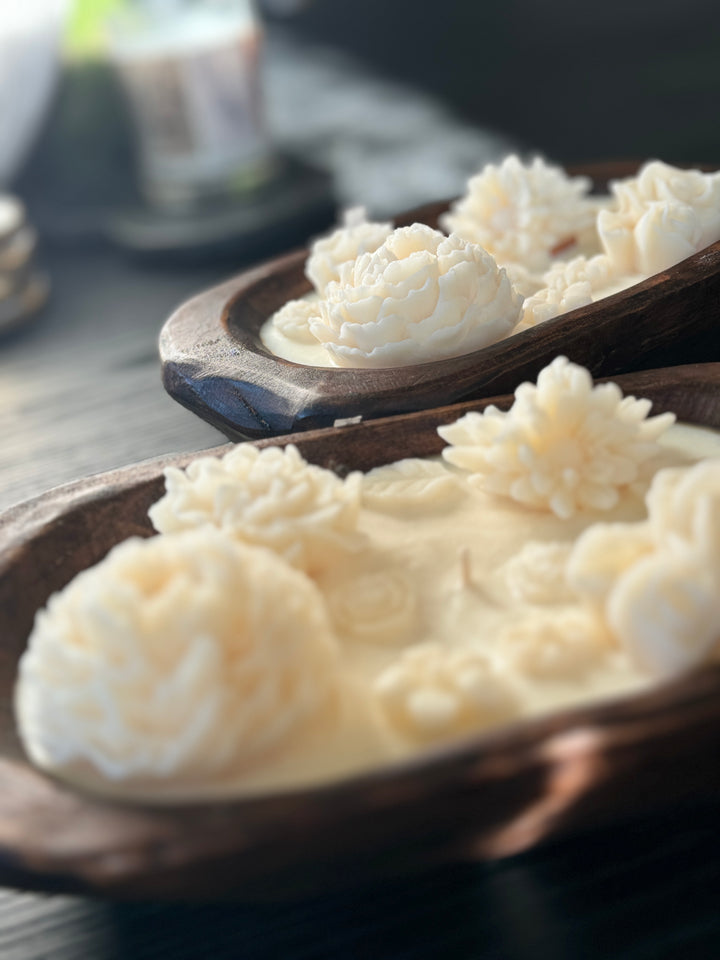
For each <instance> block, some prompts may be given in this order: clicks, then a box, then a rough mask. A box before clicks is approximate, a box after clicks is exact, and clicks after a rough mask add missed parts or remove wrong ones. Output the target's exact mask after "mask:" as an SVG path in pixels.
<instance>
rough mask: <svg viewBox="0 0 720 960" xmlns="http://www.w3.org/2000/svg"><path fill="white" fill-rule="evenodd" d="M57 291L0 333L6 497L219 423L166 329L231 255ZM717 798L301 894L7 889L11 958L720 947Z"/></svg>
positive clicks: (70, 279)
mask: <svg viewBox="0 0 720 960" xmlns="http://www.w3.org/2000/svg"><path fill="white" fill-rule="evenodd" d="M46 263H47V266H48V268H49V270H50V272H51V275H52V278H53V283H54V291H53V296H52V300H51V303H50V306H49V307H48V308H47V310H46V312H45V313H44V314H43V315H42V316H41V317H39V318H38V319H37V320H36V321H35V322H34V323H32V324H31V325H28V326H27V327H26V328H25V329H23V330H20V331H18V332H16V333H15V334H13V335H12V336H8V337H6V338H4V339H2V340H0V399H1V401H2V405H1V407H0V505H1V506H7V505H9V504H10V503H12V502H15V501H18V500H20V499H23V498H26V497H29V496H32V495H34V494H37V493H40V492H41V491H43V490H45V489H47V488H49V487H50V486H53V485H55V484H57V483H61V482H64V481H66V480H69V479H73V478H76V477H79V476H82V475H85V474H88V473H91V472H97V471H100V470H105V469H109V468H111V467H114V466H118V465H121V464H125V463H130V462H133V461H136V460H139V459H142V458H146V457H151V456H154V455H157V454H160V453H163V452H168V451H172V450H193V449H200V448H203V447H207V446H211V445H214V444H215V443H217V442H218V441H219V440H220V439H221V438H220V437H219V435H218V434H217V433H216V432H215V431H214V430H213V429H211V428H210V427H208V426H207V425H205V424H203V423H202V422H200V421H199V420H197V419H196V418H194V417H193V416H192V415H191V414H189V413H188V412H186V411H185V410H183V409H182V408H180V407H179V406H177V405H175V404H174V403H173V402H172V401H171V400H169V399H168V398H167V397H166V396H165V394H164V392H163V389H162V386H161V384H160V379H159V366H158V360H157V353H156V338H157V333H158V330H159V327H160V325H161V323H162V321H163V319H164V318H165V316H166V315H167V314H168V313H169V312H170V311H171V310H172V308H173V307H174V306H175V305H176V304H177V302H178V301H180V300H181V299H183V298H185V297H186V296H187V295H188V294H190V293H191V292H194V291H196V290H198V289H200V288H202V287H205V286H207V285H209V284H212V283H215V282H217V281H219V280H220V279H222V272H221V270H220V269H219V268H212V267H205V268H202V269H199V268H197V269H192V270H187V269H186V270H183V271H182V272H173V271H170V270H167V269H166V270H161V269H159V268H153V269H152V270H151V269H149V268H144V269H141V268H139V267H137V266H133V265H131V264H129V263H128V262H126V261H124V260H123V259H121V258H120V256H119V255H118V254H116V253H114V252H112V251H110V250H106V249H102V248H98V249H95V250H91V251H84V252H82V253H80V252H78V251H70V252H66V253H62V252H60V251H57V252H52V251H51V252H49V253H46ZM718 904H720V830H719V829H718V811H717V810H716V809H708V808H703V807H702V806H697V807H693V808H691V809H683V810H677V809H676V810H669V811H667V812H665V813H663V814H662V815H661V816H654V817H652V818H648V819H645V820H642V821H634V822H632V823H626V824H621V825H616V826H613V827H607V826H606V827H604V828H602V829H598V830H596V831H594V832H593V833H591V834H586V835H584V836H580V837H575V838H572V839H570V840H566V841H563V842H562V843H556V844H555V845H553V846H548V847H546V848H544V849H541V850H536V851H534V852H532V853H530V854H525V855H523V856H520V857H515V858H513V859H510V860H506V861H502V862H499V863H495V864H490V865H476V866H471V865H457V866H455V867H447V868H445V869H443V870H441V871H436V872H433V873H428V874H426V875H423V876H420V877H415V878H409V879H397V878H394V879H388V880H387V881H386V882H383V883H378V884H377V885H375V886H373V887H372V888H369V889H368V888H366V889H362V890H359V891H354V892H352V893H340V892H336V891H333V890H329V891H327V894H326V896H324V897H322V898H318V899H314V900H311V901H308V900H304V901H301V902H297V903H290V904H288V903H279V902H278V903H264V904H261V905H248V904H240V905H234V904H230V905H228V904H208V905H202V906H178V905H163V904H158V903H133V904H113V903H104V902H96V901H91V900H87V899H81V898H74V897H44V896H38V895H35V894H25V893H16V892H12V891H5V892H0V958H2V960H40V958H52V960H80V958H81V960H110V958H132V960H151V958H153V960H155V958H157V960H191V958H192V960H196V958H204V957H209V958H213V960H225V958H236V957H237V958H239V957H243V958H250V960H255V958H258V960H259V958H288V960H301V958H316V957H317V958H327V960H338V958H341V957H342V958H349V957H359V958H360V957H363V958H364V957H390V958H405V957H434V956H441V955H442V956H445V957H473V958H481V960H482V958H503V960H516V958H517V960H525V958H528V960H530V958H532V960H538V958H552V960H564V958H569V960H575V958H583V960H584V958H602V960H609V958H612V960H653V958H665V957H667V958H671V957H681V958H683V960H688V958H691V957H700V958H714V957H717V956H720V908H719V906H718Z"/></svg>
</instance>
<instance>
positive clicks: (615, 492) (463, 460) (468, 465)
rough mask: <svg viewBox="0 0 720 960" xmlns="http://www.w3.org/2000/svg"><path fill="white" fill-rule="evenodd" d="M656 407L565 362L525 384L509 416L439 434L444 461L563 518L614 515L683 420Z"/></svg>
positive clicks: (468, 420) (490, 414) (489, 412)
mask: <svg viewBox="0 0 720 960" xmlns="http://www.w3.org/2000/svg"><path fill="white" fill-rule="evenodd" d="M650 407H651V403H650V401H649V400H636V399H635V398H634V397H625V398H624V399H623V396H622V393H621V391H620V388H619V387H618V386H617V384H614V383H604V384H601V385H599V386H596V387H593V381H592V377H591V376H590V374H589V373H588V371H587V370H585V369H584V368H583V367H579V366H576V365H575V364H573V363H569V362H568V360H567V359H566V358H565V357H557V358H556V359H555V360H553V362H552V363H551V364H550V365H549V366H547V367H545V369H544V370H542V371H541V372H540V375H539V376H538V379H537V386H535V385H534V384H531V383H523V384H521V385H520V386H519V387H518V389H517V390H516V391H515V403H514V404H513V406H512V407H511V409H510V410H509V411H508V412H507V413H502V412H501V411H500V410H498V409H497V407H494V406H490V407H488V408H487V409H486V410H485V411H484V412H483V413H468V414H466V415H465V416H464V417H461V418H460V419H459V420H458V421H456V422H455V423H453V424H451V425H449V426H446V427H440V428H438V433H439V434H440V436H441V437H442V438H443V439H444V440H446V441H447V442H448V443H449V444H451V446H449V447H446V448H445V449H444V450H443V454H442V455H443V457H444V458H445V459H446V460H447V461H448V462H449V463H452V464H454V465H455V466H458V467H462V468H463V469H464V470H468V471H469V472H470V473H471V476H470V478H469V482H470V483H472V484H475V485H477V486H479V487H481V488H482V489H483V490H485V491H487V492H488V493H494V494H499V495H500V496H505V497H510V498H512V499H513V500H517V501H518V502H519V503H524V504H526V505H527V506H529V507H534V508H536V509H542V510H550V511H552V512H553V513H554V514H556V516H558V517H561V518H568V517H572V516H573V515H574V514H575V513H576V511H577V510H583V509H591V510H609V509H611V508H612V507H614V506H615V504H616V503H617V502H618V499H619V496H620V491H621V490H623V489H626V488H627V487H629V486H630V485H631V484H633V483H634V482H635V481H636V480H638V478H639V475H640V467H641V465H642V464H644V463H645V462H646V461H647V460H649V459H650V458H651V457H653V456H655V455H656V454H658V453H660V450H661V448H660V446H659V445H658V444H657V443H656V441H657V438H658V437H659V436H660V435H661V434H662V433H663V432H664V431H665V430H666V429H667V428H668V427H669V426H670V425H671V424H672V423H674V421H675V417H674V415H673V414H670V413H665V414H662V415H661V416H659V417H651V418H650V419H648V416H647V415H648V412H649V411H650Z"/></svg>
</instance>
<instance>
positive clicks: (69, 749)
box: [15, 526, 338, 793]
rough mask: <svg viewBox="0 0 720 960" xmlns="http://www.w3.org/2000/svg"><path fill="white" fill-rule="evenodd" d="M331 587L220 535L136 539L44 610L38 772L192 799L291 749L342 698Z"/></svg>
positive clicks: (33, 689) (31, 646) (31, 662)
mask: <svg viewBox="0 0 720 960" xmlns="http://www.w3.org/2000/svg"><path fill="white" fill-rule="evenodd" d="M336 661H337V645H336V641H335V637H334V634H333V632H332V628H331V625H330V622H329V620H328V617H327V614H326V611H325V608H324V606H323V604H322V602H321V598H320V594H319V591H318V588H317V587H316V586H315V584H314V583H313V582H312V581H311V580H310V579H309V578H308V577H307V576H306V575H305V574H303V573H301V572H300V571H298V570H295V569H294V568H293V567H291V566H290V565H289V564H287V563H285V562H284V561H283V560H282V559H281V558H280V557H279V556H277V555H276V554H275V553H272V552H271V551H269V550H265V549H263V548H261V547H251V546H246V545H244V544H242V543H238V542H236V541H234V540H232V539H230V538H229V537H227V536H223V535H222V534H221V533H220V532H218V531H217V530H214V529H213V528H211V527H209V526H204V527H199V528H197V529H195V530H190V531H185V532H183V533H179V534H168V535H166V536H160V537H153V538H151V539H149V540H141V539H137V538H135V539H131V540H127V541H125V542H124V543H122V544H120V545H119V546H117V547H115V548H114V549H113V550H112V551H111V552H110V554H108V556H107V557H106V558H105V559H104V560H103V561H102V562H101V563H99V564H98V565H96V566H95V567H92V568H90V569H88V570H86V571H84V572H83V573H81V574H79V575H78V576H77V577H76V578H75V579H74V580H73V581H72V582H71V583H70V584H69V585H68V587H66V589H65V590H63V591H62V592H61V593H59V594H56V595H54V596H53V597H52V598H51V599H50V601H49V603H48V606H47V608H46V609H45V610H42V611H40V612H39V613H38V615H37V617H36V621H35V625H34V628H33V631H32V634H31V636H30V640H29V643H28V648H27V651H26V652H25V654H24V655H23V657H22V659H21V662H20V669H19V675H18V682H17V686H16V694H15V706H16V716H17V721H18V728H19V731H20V735H21V738H22V740H23V743H24V744H25V747H26V750H27V752H28V754H29V756H30V757H31V758H32V760H33V761H34V762H35V763H36V764H38V765H39V766H40V767H43V768H46V769H49V770H51V771H54V772H58V773H64V774H65V775H70V776H74V778H77V779H78V780H80V782H83V781H87V782H89V783H91V784H95V782H96V780H97V776H98V775H99V776H100V777H101V778H102V779H104V780H106V781H110V782H131V783H133V782H134V783H136V784H138V785H145V784H152V783H154V782H158V781H160V782H166V781H172V782H173V784H174V785H175V786H176V787H180V788H183V789H185V790H187V791H189V792H190V793H192V792H193V791H194V790H198V789H199V790H200V791H202V789H203V788H204V786H205V785H206V784H207V783H208V782H212V781H213V780H214V779H222V778H223V777H225V776H227V775H229V774H235V773H238V772H239V771H242V770H244V769H246V768H247V767H248V765H251V764H252V763H253V762H255V761H256V760H257V758H258V757H262V756H263V755H264V754H266V753H267V752H268V751H269V750H272V749H273V748H275V747H277V746H278V745H281V744H283V745H284V744H285V743H286V742H287V741H288V740H289V739H291V738H292V737H293V736H295V735H297V733H298V731H301V730H303V729H304V727H305V725H306V724H307V723H309V722H310V721H311V720H312V718H314V717H318V716H320V715H321V714H323V711H324V710H326V709H327V710H332V709H333V702H334V700H335V698H336V696H337V691H336V685H337V682H338V670H337V664H336Z"/></svg>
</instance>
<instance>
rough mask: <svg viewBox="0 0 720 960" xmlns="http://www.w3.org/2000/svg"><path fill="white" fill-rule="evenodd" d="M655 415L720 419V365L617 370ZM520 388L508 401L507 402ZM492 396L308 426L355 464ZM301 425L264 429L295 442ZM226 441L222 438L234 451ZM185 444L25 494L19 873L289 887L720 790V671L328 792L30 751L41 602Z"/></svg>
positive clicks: (411, 441) (2, 845)
mask: <svg viewBox="0 0 720 960" xmlns="http://www.w3.org/2000/svg"><path fill="white" fill-rule="evenodd" d="M617 379H618V382H620V383H621V385H622V387H623V389H624V390H625V392H626V393H630V392H632V393H634V394H636V395H638V396H647V397H649V398H651V399H652V401H653V404H654V407H653V412H655V413H656V412H661V411H663V410H667V409H672V410H674V411H675V412H676V413H678V415H679V416H680V418H681V419H684V420H687V421H690V422H696V423H702V424H706V425H709V426H712V427H715V428H720V364H706V365H697V366H690V367H678V368H674V369H669V370H661V371H656V372H644V373H639V374H633V375H629V376H627V377H620V378H617ZM509 402H510V398H508V397H505V398H504V399H503V400H501V401H499V403H501V404H504V405H505V406H507V405H508V404H509ZM486 405H487V402H486V401H479V402H478V401H474V402H470V403H464V404H460V405H456V406H451V407H447V408H441V409H436V410H431V411H426V412H421V413H416V414H410V415H403V416H399V417H395V418H390V419H386V420H376V421H373V422H369V423H363V424H360V425H357V426H349V427H345V428H341V429H329V430H321V431H316V432H312V433H306V434H304V435H302V436H300V437H298V438H292V439H294V440H295V442H297V444H298V446H299V447H300V450H301V451H302V453H303V455H304V456H305V457H306V458H307V459H308V460H310V461H312V462H314V463H318V464H321V465H324V466H328V467H333V468H334V469H336V470H338V471H339V472H344V471H347V470H350V469H356V468H363V469H368V468H371V467H374V466H377V465H379V464H382V463H386V462H388V461H389V460H391V459H395V458H398V457H404V456H427V455H431V454H437V453H438V452H439V450H440V449H441V447H442V446H443V443H442V441H441V440H440V439H439V437H438V435H437V433H436V427H437V426H438V425H439V424H443V423H448V422H452V421H453V420H454V419H455V418H456V417H458V416H460V415H461V414H463V413H465V412H466V411H468V410H471V409H478V410H479V409H482V408H483V407H485V406H486ZM288 442H291V438H288V437H285V438H279V439H276V440H269V441H263V442H262V443H261V445H262V446H265V445H268V444H277V445H284V444H286V443H288ZM225 449H227V448H224V447H221V448H218V451H217V452H221V451H223V450H225ZM191 459H192V456H190V455H184V456H171V457H166V458H164V459H162V460H155V461H151V462H146V463H143V464H140V465H137V466H133V467H128V468H125V469H123V470H119V471H116V472H114V473H108V474H104V475H100V476H97V477H92V478H90V479H87V480H82V481H79V482H76V483H73V484H70V485H68V486H65V487H61V488H59V489H57V490H54V491H51V492H50V493H47V494H45V495H44V496H41V497H39V498H38V499H35V500H31V501H28V502H27V503H25V504H21V505H20V506H17V507H15V508H13V509H11V510H10V511H9V512H7V513H6V514H5V516H4V517H3V518H2V524H1V525H0V883H5V884H9V885H16V886H21V887H28V888H39V889H47V890H74V891H86V892H87V891H90V892H94V893H99V894H103V895H105V896H116V897H125V898H127V897H162V898H183V899H188V898H189V899H203V898H204V899H208V898H218V897H234V898H247V899H257V898H278V897H284V896H294V895H300V894H306V893H309V892H315V893H317V892H321V891H323V890H327V889H330V888H336V887H337V886H339V885H342V884H347V883H351V882H358V883H360V882H363V881H366V880H370V879H372V878H377V877H378V876H380V875H383V876H388V875H397V874H401V873H404V872H409V871H412V870H413V869H417V868H419V867H427V866H429V865H434V864H439V863H443V862H450V861H453V862H454V861H461V860H474V859H478V858H491V857H498V856H502V855H505V854H511V853H514V852H518V851H521V850H524V849H527V848H529V847H530V846H532V845H533V844H536V843H538V842H540V841H544V840H546V839H548V838H550V837H556V836H559V835H561V834H567V833H569V832H577V831H582V830H586V829H591V828H593V827H595V826H597V825H599V824H601V823H607V822H612V821H616V820H618V819H619V818H624V817H629V816H633V815H636V816H637V815H642V814H644V813H646V812H650V811H651V810H653V809H657V808H660V807H663V806H666V805H668V804H677V803H681V802H684V801H689V800H702V801H703V802H705V801H708V800H710V801H713V802H714V801H716V800H717V798H718V796H720V766H719V765H718V763H717V757H718V754H719V753H720V668H717V667H708V668H705V669H702V670H698V671H697V672H694V673H692V674H690V675H686V676H683V677H681V678H679V679H677V680H674V681H672V682H671V683H668V684H666V685H664V686H660V687H657V688H655V689H653V690H652V691H651V692H648V693H644V694H642V695H635V696H632V697H628V698H625V699H622V700H616V701H606V702H604V703H602V704H598V705H592V706H588V707H585V708H583V709H573V710H565V711H562V712H560V713H556V714H553V715H550V716H546V717H543V718H541V719H535V720H532V721H525V722H521V723H517V724H515V725H513V726H508V727H506V728H503V729H501V730H498V731H497V732H494V733H493V734H492V735H483V736H479V735H478V736H475V737H473V738H468V739H466V740H464V741H463V742H461V743H457V744H454V745H452V746H446V747H443V748H442V749H437V750H435V751H434V752H432V753H429V754H427V755H425V756H422V757H418V758H416V759H413V760H412V761H409V762H405V763H403V764H401V765H393V766H387V767H384V768H382V769H378V770H377V771H376V772H373V773H371V774H367V775H363V776H358V777H354V778H352V779H348V780H345V781H342V782H340V783H337V784H334V785H329V786H326V787H322V788H313V789H306V790H298V791H296V792H293V793H287V794H277V795H273V796H267V797H263V798H259V799H247V800H237V801H234V802H222V803H216V804H193V805H188V806H179V807H178V806H175V807H162V806H158V805H155V806H133V805H122V804H119V803H111V802H107V801H103V800H100V799H97V798H94V797H92V796H90V795H87V794H83V793H81V792H78V791H75V790H73V789H71V788H70V787H68V786H65V785H63V784H61V783H59V782H57V781H55V780H53V779H52V778H50V777H48V776H46V775H44V774H42V773H40V772H38V771H37V770H35V769H34V768H33V767H31V766H30V765H29V764H28V762H27V761H26V759H25V757H24V754H23V751H22V748H21V745H20V743H19V741H18V738H17V735H16V732H15V725H14V721H13V714H12V692H13V685H14V682H15V675H16V667H17V661H18V658H19V656H20V654H21V653H22V651H23V649H24V647H25V643H26V640H27V636H28V633H29V631H30V628H31V625H32V620H33V616H34V613H35V611H36V609H37V608H38V607H40V606H42V605H43V604H44V603H45V602H46V600H47V598H48V596H49V595H50V594H51V593H52V592H54V591H56V590H58V589H59V588H61V587H62V586H64V585H65V584H66V583H67V582H68V581H69V580H70V579H71V577H73V576H74V575H75V574H77V573H78V572H79V571H81V570H83V569H84V568H86V567H88V566H90V565H91V564H94V563H96V562H97V561H99V560H100V559H101V558H102V557H103V556H104V555H105V553H106V552H107V551H108V550H109V549H110V548H111V547H112V546H113V545H114V544H116V543H118V542H119V541H121V540H123V539H125V538H126V537H128V536H131V535H140V536H149V535H150V534H151V529H150V525H149V523H148V520H147V510H148V507H149V506H150V504H151V503H153V502H154V501H155V500H156V499H157V498H158V497H159V496H160V495H161V493H162V489H163V480H162V468H163V467H164V466H166V465H167V464H170V463H173V464H176V465H180V466H184V465H185V464H187V463H188V462H189V461H190V460H191ZM719 629H720V628H719Z"/></svg>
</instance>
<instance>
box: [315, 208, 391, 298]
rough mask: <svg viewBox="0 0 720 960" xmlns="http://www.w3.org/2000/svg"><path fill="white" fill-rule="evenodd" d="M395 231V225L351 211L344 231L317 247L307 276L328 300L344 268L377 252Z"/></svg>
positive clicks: (357, 210)
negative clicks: (366, 255)
mask: <svg viewBox="0 0 720 960" xmlns="http://www.w3.org/2000/svg"><path fill="white" fill-rule="evenodd" d="M392 229H393V225H392V223H373V222H371V221H368V220H366V218H365V210H364V209H363V208H362V207H353V208H352V209H351V210H347V211H346V212H345V216H344V222H343V225H342V226H341V227H339V228H338V229H337V230H335V231H333V233H331V234H330V235H329V236H327V237H320V238H319V239H318V240H316V241H315V242H314V243H313V245H312V248H311V250H310V256H309V257H308V259H307V263H306V264H305V276H306V277H307V278H308V280H309V281H310V283H312V285H313V287H315V289H316V290H317V292H318V293H319V294H320V296H321V297H322V296H324V295H325V291H326V290H327V286H328V284H329V283H332V282H335V281H337V280H339V279H340V268H341V267H342V265H343V264H344V263H348V262H349V261H353V260H356V259H357V258H358V257H359V256H360V255H361V254H362V253H372V252H373V251H375V250H377V248H378V247H380V246H382V244H383V243H384V242H385V240H386V238H387V237H388V235H389V234H391V233H392Z"/></svg>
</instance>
